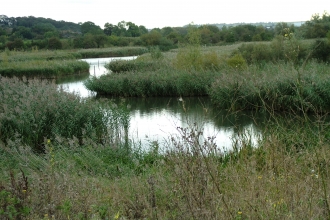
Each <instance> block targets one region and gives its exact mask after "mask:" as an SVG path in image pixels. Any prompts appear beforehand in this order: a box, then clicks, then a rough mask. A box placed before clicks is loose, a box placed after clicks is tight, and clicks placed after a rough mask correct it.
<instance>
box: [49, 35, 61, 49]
mask: <svg viewBox="0 0 330 220" xmlns="http://www.w3.org/2000/svg"><path fill="white" fill-rule="evenodd" d="M48 49H51V50H59V49H62V42H61V41H60V40H59V39H58V38H56V37H52V38H50V39H49V40H48Z"/></svg>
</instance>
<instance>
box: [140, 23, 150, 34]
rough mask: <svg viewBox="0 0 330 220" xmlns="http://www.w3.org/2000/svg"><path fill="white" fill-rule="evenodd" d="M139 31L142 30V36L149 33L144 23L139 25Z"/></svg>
mask: <svg viewBox="0 0 330 220" xmlns="http://www.w3.org/2000/svg"><path fill="white" fill-rule="evenodd" d="M139 31H140V36H141V35H143V34H147V33H148V29H147V28H146V27H145V26H143V25H140V26H139Z"/></svg>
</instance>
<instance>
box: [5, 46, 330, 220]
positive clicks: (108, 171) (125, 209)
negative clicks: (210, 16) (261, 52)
mask: <svg viewBox="0 0 330 220" xmlns="http://www.w3.org/2000/svg"><path fill="white" fill-rule="evenodd" d="M188 52H189V51H188ZM190 52H191V51H190ZM198 53H199V52H198ZM198 53H197V52H196V54H197V55H198ZM228 57H230V54H228ZM228 57H224V58H223V60H221V61H220V64H221V65H220V68H219V69H218V70H216V71H215V70H212V69H204V68H202V69H198V68H200V66H197V67H198V68H196V67H195V66H192V68H187V67H186V66H185V67H184V68H183V69H175V68H174V67H175V63H174V62H171V61H169V59H168V57H167V55H164V58H163V60H157V61H156V60H154V61H153V62H159V63H162V62H164V63H163V64H165V65H164V66H166V68H162V69H158V70H148V71H145V72H143V73H140V72H139V71H128V72H120V73H115V74H112V75H109V76H104V77H101V78H100V79H93V80H92V81H88V82H87V85H93V86H95V87H97V88H98V89H99V91H104V92H107V91H113V92H112V94H115V95H118V96H132V95H133V96H134V95H136V96H146V97H147V96H153V95H154V94H157V96H160V95H191V94H193V95H196V94H209V95H210V96H211V98H212V99H213V100H214V103H215V104H218V105H219V106H218V108H217V109H219V108H227V109H229V110H231V111H229V113H228V114H230V115H231V117H233V115H235V114H236V112H238V113H239V110H240V109H246V108H251V109H258V108H263V109H264V110H265V111H266V112H267V113H268V114H269V115H270V119H269V120H267V121H265V124H264V125H263V126H262V127H263V131H262V133H261V135H260V139H259V140H258V147H254V146H253V145H252V144H251V143H252V139H251V138H252V137H250V136H249V135H247V134H240V133H239V134H238V135H237V136H235V137H233V142H232V145H233V150H232V151H230V152H226V153H223V152H220V151H219V149H218V148H217V146H216V145H215V143H214V137H204V136H203V131H202V129H203V128H199V127H197V126H196V125H194V124H193V123H188V124H192V125H191V126H190V127H178V128H177V129H178V131H179V133H180V135H179V136H170V137H169V139H168V142H166V145H165V146H164V148H166V149H167V151H165V152H159V151H158V149H159V144H158V143H156V142H153V143H151V146H150V150H148V151H144V150H142V149H143V148H142V147H143V146H139V145H137V146H136V145H133V143H137V142H136V141H134V140H129V139H128V138H127V135H126V134H127V129H128V126H129V118H128V117H127V115H128V114H127V111H128V109H127V105H126V103H121V104H120V105H118V106H116V105H114V104H112V103H111V104H110V106H107V102H104V103H102V100H103V99H100V100H99V101H100V102H95V101H96V100H85V99H80V98H79V97H78V96H76V95H74V94H67V93H65V92H63V91H61V90H59V91H58V90H57V89H56V86H55V85H54V84H49V83H46V82H42V81H26V80H25V81H19V80H17V79H8V78H4V77H2V78H0V96H1V97H0V100H1V101H0V137H1V141H0V167H1V170H0V172H1V175H0V216H1V218H3V219H52V218H55V219H329V218H330V206H329V202H330V201H329V191H328V189H329V184H330V175H329V171H330V170H329V167H330V166H329V162H328V161H329V160H328V158H329V157H330V152H329V150H328V149H329V147H330V145H329V137H330V135H329V134H330V130H329V124H328V119H327V114H326V111H325V110H327V102H328V95H327V93H328V92H327V89H328V87H329V86H328V85H327V83H328V76H327V75H328V72H329V66H328V65H327V64H320V63H316V62H310V63H308V64H307V65H306V66H305V68H304V69H303V70H302V69H298V68H296V67H295V66H294V65H291V64H290V63H285V62H278V63H275V64H274V63H264V64H263V65H249V66H246V67H244V68H236V66H235V65H233V66H231V65H229V64H228V63H227V58H228ZM185 58H186V57H185V55H184V54H183V55H182V59H181V61H180V62H183V63H184V62H186V61H187V60H185ZM146 59H147V58H146ZM188 61H189V60H188ZM229 63H231V62H229ZM200 64H201V66H203V65H205V64H204V61H201V62H200ZM101 79H102V80H101ZM94 82H97V84H93V83H94ZM102 89H103V90H102ZM115 92H117V93H115ZM182 107H183V108H184V106H182ZM294 107H296V108H297V109H298V111H291V112H290V113H288V112H285V114H279V113H278V112H277V110H283V109H284V110H286V109H290V108H291V109H294ZM307 110H308V111H309V112H308V114H307V112H306V111H307ZM205 114H208V112H205ZM104 123H105V124H104ZM105 127H106V129H105ZM103 132H104V133H103ZM97 134H99V135H97ZM39 138H40V139H39ZM37 139H38V140H39V141H38V142H36V143H38V144H39V145H40V146H42V151H41V152H40V151H38V152H36V150H35V149H36V148H35V146H36V145H35V144H33V143H34V142H32V141H31V140H37ZM48 139H49V140H48ZM39 145H37V146H39Z"/></svg>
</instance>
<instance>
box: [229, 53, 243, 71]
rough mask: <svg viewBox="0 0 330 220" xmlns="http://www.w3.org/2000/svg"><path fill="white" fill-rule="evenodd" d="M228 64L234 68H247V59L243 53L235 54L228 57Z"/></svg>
mask: <svg viewBox="0 0 330 220" xmlns="http://www.w3.org/2000/svg"><path fill="white" fill-rule="evenodd" d="M227 64H228V66H230V67H231V68H233V69H238V70H242V69H246V68H247V64H246V61H245V59H244V58H243V56H242V55H241V54H235V55H234V56H232V57H230V58H228V59H227Z"/></svg>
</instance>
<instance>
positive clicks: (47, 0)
mask: <svg viewBox="0 0 330 220" xmlns="http://www.w3.org/2000/svg"><path fill="white" fill-rule="evenodd" d="M2 1H3V0H2ZM325 11H326V12H328V13H330V3H329V0H313V1H311V0H300V1H293V0H291V1H289V0H272V1H269V0H227V1H219V0H218V1H217V0H200V1H187V0H167V1H163V0H159V1H155V0H153V1H152V0H116V1H114V0H9V1H6V3H5V4H1V7H0V15H6V16H8V17H23V16H34V17H43V18H51V19H54V20H64V21H69V22H74V23H78V22H82V23H83V22H86V21H91V22H93V23H95V24H96V25H99V26H100V27H101V28H104V24H105V23H107V22H108V23H110V24H114V25H117V24H118V22H120V21H126V22H128V21H130V22H133V23H134V24H136V25H138V26H139V25H144V26H145V27H146V28H148V29H152V28H163V27H167V26H169V27H180V26H184V25H187V24H190V23H194V24H215V23H227V24H230V23H256V22H294V21H307V20H310V19H311V17H312V15H313V14H316V13H318V14H320V15H322V14H323V13H324V12H325Z"/></svg>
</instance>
